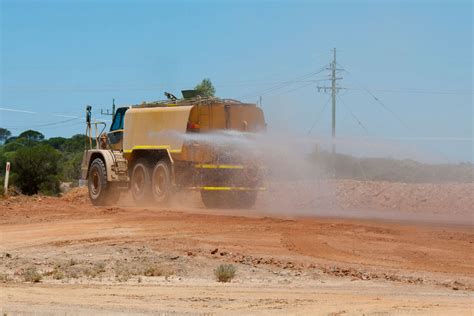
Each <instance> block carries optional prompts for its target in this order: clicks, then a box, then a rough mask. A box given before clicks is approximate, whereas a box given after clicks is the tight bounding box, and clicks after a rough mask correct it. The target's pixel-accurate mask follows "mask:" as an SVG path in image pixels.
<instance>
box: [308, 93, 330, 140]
mask: <svg viewBox="0 0 474 316" xmlns="http://www.w3.org/2000/svg"><path fill="white" fill-rule="evenodd" d="M329 101H331V98H328V99H327V101H326V103H325V104H324V105H323V107H322V109H321V111H320V112H319V113H318V115H316V120H315V121H314V123H313V125H311V128H310V129H309V130H308V135H309V134H311V131H312V130H313V128H314V127H315V126H316V124H318V122H319V121H320V120H321V119H322V118H323V114H324V112H325V111H326V109H327V107H328V105H329Z"/></svg>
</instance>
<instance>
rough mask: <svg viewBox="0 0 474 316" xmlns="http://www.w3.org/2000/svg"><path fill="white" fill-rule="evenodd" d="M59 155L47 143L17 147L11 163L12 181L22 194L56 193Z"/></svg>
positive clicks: (57, 189) (57, 191) (57, 188)
mask: <svg viewBox="0 0 474 316" xmlns="http://www.w3.org/2000/svg"><path fill="white" fill-rule="evenodd" d="M60 157H61V154H60V153H59V152H58V151H57V150H56V149H54V148H53V147H51V146H49V145H36V146H33V147H22V148H20V149H18V150H17V151H16V153H15V155H14V158H13V163H12V172H13V176H12V182H13V183H14V184H15V185H16V186H17V187H18V188H19V189H20V190H21V192H22V193H23V194H28V195H32V194H37V193H38V192H42V193H45V194H58V193H59V179H58V175H59V159H60ZM43 191H44V192H43Z"/></svg>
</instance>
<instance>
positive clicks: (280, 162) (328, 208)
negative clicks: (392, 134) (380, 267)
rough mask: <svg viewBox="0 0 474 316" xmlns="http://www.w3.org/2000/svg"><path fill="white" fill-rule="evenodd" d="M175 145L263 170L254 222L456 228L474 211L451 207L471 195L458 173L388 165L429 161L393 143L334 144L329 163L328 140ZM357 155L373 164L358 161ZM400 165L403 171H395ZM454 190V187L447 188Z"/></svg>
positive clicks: (274, 138)
mask: <svg viewBox="0 0 474 316" xmlns="http://www.w3.org/2000/svg"><path fill="white" fill-rule="evenodd" d="M180 137H182V138H183V140H184V141H186V142H189V141H191V142H193V141H196V142H199V143H201V144H203V143H205V144H208V145H209V146H211V147H212V148H218V149H219V152H221V153H223V154H224V155H225V154H226V153H231V154H232V157H235V158H236V159H238V160H243V161H248V160H250V161H253V162H255V161H257V162H258V164H259V165H260V166H261V167H262V168H263V169H264V170H265V177H264V179H265V183H264V185H265V187H266V190H265V191H263V192H260V193H259V197H258V199H257V203H256V206H255V207H254V208H253V210H251V211H252V212H255V213H257V214H263V215H269V216H282V217H290V218H291V217H314V216H322V217H350V218H380V219H386V220H410V221H411V220H421V221H433V220H434V221H458V222H462V220H463V218H465V216H469V214H471V211H469V210H470V209H471V210H472V209H473V207H474V202H473V201H472V198H467V199H464V200H463V199H461V200H460V201H459V203H455V202H453V195H454V197H455V196H456V195H459V194H463V196H464V193H463V192H466V191H467V192H469V190H472V189H473V185H472V177H471V178H469V176H467V177H466V178H464V179H458V178H460V177H462V175H463V174H464V175H465V172H464V170H461V171H460V172H458V173H457V174H454V175H453V174H452V172H451V173H448V175H447V176H446V174H445V173H446V172H444V173H443V172H438V173H437V172H431V171H429V172H426V170H424V169H426V168H428V167H426V166H427V165H426V164H424V163H419V164H417V163H416V162H415V160H413V159H411V160H396V159H395V158H397V159H403V158H404V157H415V158H419V160H423V159H425V158H427V157H428V156H429V155H428V154H426V153H424V152H423V151H421V150H419V149H416V150H413V148H409V147H406V146H405V147H404V146H403V145H401V144H396V145H395V144H394V143H393V142H382V141H377V142H373V141H372V142H371V141H368V140H366V139H340V140H338V141H337V142H335V143H334V145H335V147H336V149H337V152H338V153H339V154H338V155H337V156H336V157H335V158H334V157H333V156H332V155H331V154H330V151H331V147H332V144H333V143H332V142H331V139H324V138H320V137H319V138H318V137H301V136H297V135H290V134H288V133H278V132H267V133H261V134H255V133H243V132H238V131H222V132H216V133H207V134H204V133H202V134H199V133H187V134H184V135H181V136H180ZM341 153H344V154H341ZM364 153H365V156H366V157H367V156H372V157H374V158H364ZM431 158H432V156H431ZM400 161H401V162H403V163H406V164H407V165H404V164H403V163H402V165H401V166H400V165H399V162H400ZM410 163H411V164H410ZM410 168H411V169H410ZM469 168H472V166H470V167H469V166H468V169H469ZM469 170H471V169H469ZM441 171H443V170H441ZM404 173H407V174H404ZM458 174H460V175H461V176H458ZM427 175H428V176H427ZM442 177H445V178H447V179H448V180H447V181H444V182H447V183H446V184H444V183H437V182H443V181H441V180H442V179H441V178H442ZM469 179H471V180H469ZM438 180H440V181H438ZM457 182H460V183H459V185H458V186H456V185H455V184H453V183H457ZM430 183H432V184H430ZM447 192H449V193H447ZM446 194H448V195H446ZM449 195H451V196H449ZM467 195H469V194H467ZM431 200H432V201H436V202H435V203H434V204H433V203H430V201H431ZM181 202H183V201H181ZM194 203H195V200H194ZM453 203H454V204H453ZM424 210H425V211H426V212H425V211H424ZM445 210H449V212H444V211H445ZM454 213H456V214H457V215H456V214H454ZM471 215H472V214H471ZM453 216H454V217H456V218H454V217H453Z"/></svg>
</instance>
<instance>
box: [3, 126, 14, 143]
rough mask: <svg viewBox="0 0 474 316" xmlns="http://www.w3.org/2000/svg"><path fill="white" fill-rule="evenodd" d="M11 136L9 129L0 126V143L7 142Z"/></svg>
mask: <svg viewBox="0 0 474 316" xmlns="http://www.w3.org/2000/svg"><path fill="white" fill-rule="evenodd" d="M10 136H12V133H11V132H10V131H9V130H7V129H6V128H2V127H0V143H2V144H3V143H5V142H6V141H7V139H8V137H10Z"/></svg>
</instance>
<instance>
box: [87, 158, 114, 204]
mask: <svg viewBox="0 0 474 316" xmlns="http://www.w3.org/2000/svg"><path fill="white" fill-rule="evenodd" d="M87 179H88V181H87V186H88V189H89V198H90V200H91V202H92V204H94V205H96V206H103V205H108V204H114V203H116V202H117V200H118V198H119V197H120V192H118V191H115V190H114V188H113V187H112V185H111V184H110V183H109V182H107V169H106V168H105V164H104V161H103V160H102V159H101V158H96V159H94V160H93V161H92V163H91V166H90V168H89V174H88V177H87Z"/></svg>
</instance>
